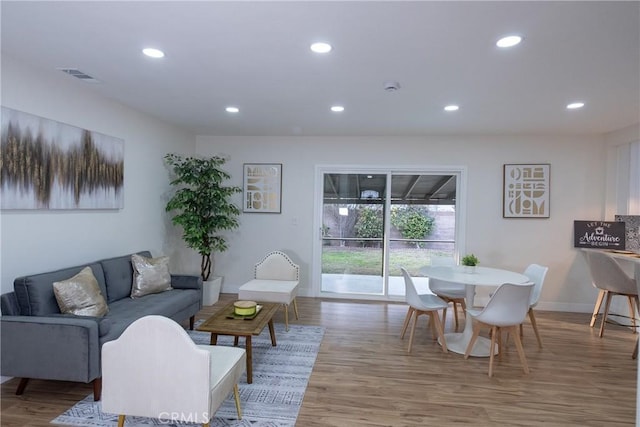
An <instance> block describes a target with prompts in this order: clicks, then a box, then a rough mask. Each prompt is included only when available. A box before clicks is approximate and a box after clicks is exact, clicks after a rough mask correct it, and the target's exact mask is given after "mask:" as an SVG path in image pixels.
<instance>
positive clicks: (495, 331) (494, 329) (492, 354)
mask: <svg viewBox="0 0 640 427" xmlns="http://www.w3.org/2000/svg"><path fill="white" fill-rule="evenodd" d="M496 335H498V327H497V326H492V327H491V345H490V346H489V378H491V377H492V376H493V359H494V357H495V354H496Z"/></svg>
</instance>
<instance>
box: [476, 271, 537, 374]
mask: <svg viewBox="0 0 640 427" xmlns="http://www.w3.org/2000/svg"><path fill="white" fill-rule="evenodd" d="M533 286H534V284H533V283H526V284H519V285H515V284H511V283H505V284H503V285H500V287H499V288H498V289H497V290H496V291H495V292H494V294H493V295H492V296H491V298H490V299H489V302H488V303H487V305H486V306H485V307H484V308H482V309H467V315H468V316H471V318H472V320H473V335H472V336H471V340H470V341H469V345H468V346H467V351H466V352H465V354H464V357H465V359H468V358H469V355H470V354H471V350H472V349H473V346H474V344H475V343H476V340H477V339H478V335H479V334H480V330H481V329H482V328H483V327H488V328H490V330H491V345H490V347H489V377H491V376H493V359H494V356H495V353H496V342H497V345H498V357H500V358H502V353H504V352H505V351H506V346H504V348H503V345H502V330H503V329H504V330H506V331H507V333H509V332H511V335H513V338H514V341H515V343H516V350H517V351H518V356H519V357H520V363H521V364H522V369H523V370H524V372H525V374H528V373H529V366H528V365H527V358H526V357H525V354H524V348H523V347H522V341H521V339H520V333H519V331H518V327H519V326H520V325H521V324H522V322H524V320H525V319H526V318H527V312H528V311H529V301H530V298H531V292H532V290H533Z"/></svg>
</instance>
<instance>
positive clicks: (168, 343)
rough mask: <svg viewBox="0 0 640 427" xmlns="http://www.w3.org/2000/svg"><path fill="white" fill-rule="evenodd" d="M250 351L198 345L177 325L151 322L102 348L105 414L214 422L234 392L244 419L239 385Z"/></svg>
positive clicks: (162, 319) (140, 324) (135, 325)
mask: <svg viewBox="0 0 640 427" xmlns="http://www.w3.org/2000/svg"><path fill="white" fill-rule="evenodd" d="M245 369H246V354H245V350H244V349H241V348H237V347H224V346H209V345H196V344H195V343H194V342H193V340H192V339H191V338H190V337H189V335H188V334H187V332H186V331H185V330H184V329H183V328H182V327H181V326H180V325H179V324H178V323H176V322H175V321H173V320H171V319H169V318H167V317H163V316H145V317H142V318H140V319H138V320H136V321H135V322H133V323H132V324H131V325H129V327H128V328H127V329H126V330H125V331H124V332H123V333H122V335H121V336H120V338H118V339H116V340H114V341H110V342H107V343H105V344H104V345H103V346H102V411H103V412H108V413H114V414H119V417H118V426H119V427H121V426H123V425H124V420H125V416H127V415H131V416H140V417H150V418H158V419H161V420H169V421H188V422H192V423H202V424H203V425H204V426H205V427H208V426H209V421H210V419H211V417H213V415H214V413H215V412H216V411H217V410H218V408H219V407H220V405H221V404H222V402H223V401H224V400H225V398H226V397H227V396H228V395H229V393H230V392H231V391H232V390H233V392H234V397H235V402H236V409H237V410H238V418H239V419H241V418H242V412H241V409H240V395H239V392H238V379H239V378H240V376H241V375H242V374H243V373H244V371H245Z"/></svg>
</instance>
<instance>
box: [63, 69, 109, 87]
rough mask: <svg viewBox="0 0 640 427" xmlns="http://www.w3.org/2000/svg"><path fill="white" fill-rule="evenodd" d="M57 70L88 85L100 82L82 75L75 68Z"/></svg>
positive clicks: (84, 74)
mask: <svg viewBox="0 0 640 427" xmlns="http://www.w3.org/2000/svg"><path fill="white" fill-rule="evenodd" d="M58 70H60V71H62V72H63V73H67V74H69V75H70V76H73V77H75V78H77V79H80V80H82V81H85V82H89V83H99V82H100V81H99V80H97V79H94V78H93V77H91V76H90V75H88V74H86V73H83V72H82V71H80V70H78V69H77V68H58Z"/></svg>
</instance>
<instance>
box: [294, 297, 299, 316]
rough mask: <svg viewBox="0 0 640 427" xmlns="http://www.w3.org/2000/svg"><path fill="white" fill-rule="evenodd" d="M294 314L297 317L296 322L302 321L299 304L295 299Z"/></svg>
mask: <svg viewBox="0 0 640 427" xmlns="http://www.w3.org/2000/svg"><path fill="white" fill-rule="evenodd" d="M293 312H294V313H295V315H296V320H300V316H299V315H298V302H297V301H296V299H295V298H294V299H293Z"/></svg>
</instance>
